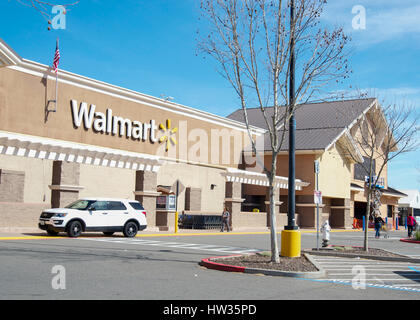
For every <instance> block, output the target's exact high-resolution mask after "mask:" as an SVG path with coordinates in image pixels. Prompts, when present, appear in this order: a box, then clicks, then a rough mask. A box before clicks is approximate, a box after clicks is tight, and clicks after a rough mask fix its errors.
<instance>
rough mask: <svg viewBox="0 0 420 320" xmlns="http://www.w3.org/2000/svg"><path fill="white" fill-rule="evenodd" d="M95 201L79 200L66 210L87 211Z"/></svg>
mask: <svg viewBox="0 0 420 320" xmlns="http://www.w3.org/2000/svg"><path fill="white" fill-rule="evenodd" d="M94 202H95V201H93V200H77V201H75V202H73V203H71V204H69V205H68V206H67V207H66V208H67V209H77V210H87V209H88V208H89V207H90V206H91V204H92V203H94Z"/></svg>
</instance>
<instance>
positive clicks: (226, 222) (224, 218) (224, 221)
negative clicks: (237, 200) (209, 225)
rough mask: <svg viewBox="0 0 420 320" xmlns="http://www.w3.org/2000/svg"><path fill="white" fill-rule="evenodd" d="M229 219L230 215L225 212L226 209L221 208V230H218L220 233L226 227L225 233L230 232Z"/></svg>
mask: <svg viewBox="0 0 420 320" xmlns="http://www.w3.org/2000/svg"><path fill="white" fill-rule="evenodd" d="M229 217H230V213H229V211H228V210H227V208H226V207H224V208H223V213H222V230H220V232H223V231H225V226H226V229H227V232H229V231H230V226H229Z"/></svg>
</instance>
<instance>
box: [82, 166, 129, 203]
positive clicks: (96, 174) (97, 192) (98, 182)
mask: <svg viewBox="0 0 420 320" xmlns="http://www.w3.org/2000/svg"><path fill="white" fill-rule="evenodd" d="M79 182H80V186H82V187H84V188H83V189H82V190H81V191H80V192H79V197H107V198H108V197H109V198H128V199H134V193H133V192H134V190H135V183H136V172H135V171H134V170H128V169H120V168H110V167H101V166H93V165H83V164H82V165H80V179H79Z"/></svg>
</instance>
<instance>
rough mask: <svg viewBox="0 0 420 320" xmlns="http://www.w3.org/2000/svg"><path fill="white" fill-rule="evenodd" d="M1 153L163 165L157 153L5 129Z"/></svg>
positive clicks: (147, 167) (150, 167)
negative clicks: (138, 151)
mask: <svg viewBox="0 0 420 320" xmlns="http://www.w3.org/2000/svg"><path fill="white" fill-rule="evenodd" d="M0 154H5V155H11V156H21V157H27V158H38V159H47V160H57V161H67V162H77V163H81V164H90V165H97V166H104V167H112V168H121V169H131V170H140V171H153V172H157V171H159V168H160V166H161V163H160V159H159V157H157V156H151V155H146V154H141V153H134V152H128V151H123V150H117V149H110V148H103V147H97V146H92V145H84V144H80V143H75V142H68V141H62V140H55V139H49V138H42V137H36V136H28V135H23V134H17V133H10V132H5V131H0Z"/></svg>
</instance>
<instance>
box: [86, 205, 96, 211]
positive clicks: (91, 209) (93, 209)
mask: <svg viewBox="0 0 420 320" xmlns="http://www.w3.org/2000/svg"><path fill="white" fill-rule="evenodd" d="M88 210H89V211H95V210H96V208H95V207H93V206H91V207H89V208H88Z"/></svg>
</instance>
